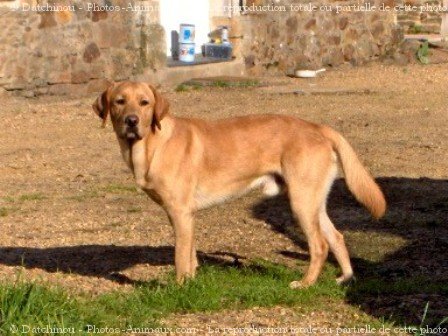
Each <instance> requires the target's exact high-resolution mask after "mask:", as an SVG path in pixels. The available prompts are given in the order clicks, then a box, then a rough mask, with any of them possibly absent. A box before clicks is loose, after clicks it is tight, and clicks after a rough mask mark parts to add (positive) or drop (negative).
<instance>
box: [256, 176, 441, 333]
mask: <svg viewBox="0 0 448 336" xmlns="http://www.w3.org/2000/svg"><path fill="white" fill-rule="evenodd" d="M377 181H378V183H379V184H380V185H381V187H382V189H383V190H384V192H385V195H386V198H387V201H388V207H389V208H388V211H387V214H386V216H385V217H384V218H383V219H381V220H380V221H375V220H373V219H372V218H371V217H370V216H369V214H368V213H367V212H366V211H365V210H364V209H363V208H362V207H361V206H360V205H359V204H358V203H357V202H356V201H355V199H354V197H353V196H351V194H350V192H349V191H348V190H347V188H346V186H345V184H344V181H343V180H340V179H339V180H337V181H336V182H335V184H334V186H333V189H332V192H331V194H330V196H329V199H328V212H329V215H330V218H331V219H332V221H333V222H334V223H335V225H336V227H337V228H338V229H339V230H340V231H342V232H348V231H349V232H351V233H353V236H358V237H359V236H362V237H365V238H363V241H362V242H359V238H358V239H355V240H356V241H357V242H356V245H357V246H352V250H354V251H352V253H351V254H352V258H351V259H352V263H353V266H354V269H355V273H356V276H357V282H356V283H355V284H353V285H352V286H350V287H349V288H348V289H347V294H346V301H347V302H348V303H350V304H353V305H355V306H361V308H362V309H363V310H364V311H366V312H367V313H369V314H370V315H373V316H376V317H379V318H391V319H393V320H395V321H397V322H399V323H405V324H407V325H409V324H414V325H418V324H419V323H420V322H421V318H422V315H423V311H424V308H425V306H426V304H427V303H429V311H428V314H427V316H426V321H425V323H432V324H433V325H437V324H438V323H439V322H440V321H441V320H442V319H443V318H445V317H447V316H448V287H447V285H446V284H447V283H448V180H435V179H428V178H420V179H409V178H396V177H384V178H379V179H377ZM285 214H287V215H286V216H285ZM253 215H254V216H255V217H257V218H259V219H262V220H264V221H266V222H267V223H268V224H270V225H271V227H272V229H273V230H275V231H277V232H281V233H283V234H286V235H287V236H288V237H289V238H290V239H291V240H293V241H294V242H295V243H296V244H297V245H298V246H300V247H301V248H303V249H307V244H306V240H305V239H304V236H303V235H302V234H301V233H300V230H297V225H296V223H295V221H294V220H293V219H292V213H291V210H290V206H289V201H288V199H287V197H286V196H278V197H276V198H274V199H265V200H263V201H261V202H259V203H258V204H256V205H255V206H254V207H253ZM370 237H372V238H370ZM390 237H393V238H392V239H391V238H390ZM397 237H398V238H399V240H401V241H402V242H403V241H404V243H401V245H400V246H397V247H396V248H395V247H394V246H387V245H388V244H389V243H388V241H391V242H392V244H397V243H395V241H396V238H397ZM394 238H395V239H394ZM388 239H389V240H388ZM375 241H376V242H379V243H381V244H385V246H386V247H387V248H388V250H390V251H394V252H390V253H382V251H381V248H380V247H378V246H374V244H375ZM361 245H363V246H361ZM348 247H349V249H350V239H349V240H348ZM369 249H370V250H376V252H375V253H374V254H375V256H374V258H373V259H370V258H361V257H356V255H355V257H353V255H354V254H356V253H353V252H358V254H360V255H363V253H364V254H366V252H365V251H363V250H369ZM278 253H280V254H282V255H284V256H287V257H291V258H295V259H304V258H307V257H308V256H307V255H303V254H301V253H298V252H292V251H278ZM378 254H382V258H381V260H380V261H378V260H377V258H378ZM372 260H375V261H372ZM329 261H330V262H331V263H333V264H335V265H336V261H335V260H334V258H332V256H331V255H330V257H329Z"/></svg>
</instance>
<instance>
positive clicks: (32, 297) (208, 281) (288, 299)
mask: <svg viewBox="0 0 448 336" xmlns="http://www.w3.org/2000/svg"><path fill="white" fill-rule="evenodd" d="M333 273H334V270H333V269H331V268H330V269H327V271H326V272H325V275H324V277H323V279H322V281H320V282H319V284H318V285H316V286H314V287H312V288H309V289H306V290H300V291H297V290H291V289H289V287H288V284H289V282H290V281H292V280H296V279H298V278H300V276H301V274H299V273H298V272H296V271H294V270H291V269H288V268H286V267H283V266H278V265H273V264H270V263H266V262H258V263H255V264H253V265H251V266H247V267H242V268H235V267H220V266H207V265H206V266H203V267H201V269H200V271H199V274H198V276H197V278H196V279H195V280H190V281H188V282H187V283H186V284H185V285H184V286H179V285H177V284H176V282H175V281H174V275H173V274H170V275H168V276H167V277H166V278H165V279H162V280H161V281H157V280H154V281H150V282H147V283H144V284H143V285H140V286H136V287H135V288H134V290H133V291H132V292H130V293H129V292H123V291H116V292H111V293H107V294H103V295H100V296H98V297H96V298H91V297H88V296H87V294H83V295H81V296H79V297H76V298H74V297H72V296H70V295H69V294H67V293H66V292H65V291H63V290H62V289H60V288H56V287H49V286H48V285H41V284H35V283H26V282H22V281H17V282H16V283H14V284H2V285H0V333H1V334H8V333H9V330H10V328H11V327H12V326H13V325H14V326H21V325H27V326H34V327H45V326H52V327H59V328H63V327H66V328H75V330H76V332H77V333H80V332H79V331H80V330H81V331H85V330H86V326H87V325H95V326H96V327H98V328H100V327H105V326H107V327H113V328H120V329H126V328H128V327H130V326H133V327H143V326H144V327H158V326H160V323H159V322H158V321H159V319H160V318H161V317H163V316H167V315H168V314H171V313H184V312H211V311H218V310H222V309H243V308H250V307H254V306H257V307H271V306H275V305H283V306H293V305H299V304H300V305H306V306H307V307H308V308H310V309H313V308H314V309H316V308H317V307H322V305H323V303H322V299H324V298H325V299H326V300H327V299H328V298H342V297H343V295H344V290H343V289H342V288H340V287H338V286H337V285H335V283H334V278H333V276H334V274H333Z"/></svg>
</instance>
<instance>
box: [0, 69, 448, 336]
mask: <svg viewBox="0 0 448 336" xmlns="http://www.w3.org/2000/svg"><path fill="white" fill-rule="evenodd" d="M447 78H448V68H447V67H446V65H428V66H419V65H410V66H408V67H398V66H385V65H379V64H373V65H370V66H367V67H362V68H347V69H342V68H341V69H338V70H334V71H328V72H326V73H325V74H324V76H322V77H321V78H316V79H311V80H305V79H291V78H283V77H279V78H269V79H261V80H260V84H261V85H260V86H257V85H248V86H244V87H231V86H230V87H227V86H224V85H213V86H209V87H194V88H193V89H190V88H188V87H186V88H185V89H183V90H177V92H176V91H175V90H174V89H173V90H172V91H170V92H167V93H166V95H167V97H168V99H169V100H170V102H171V106H172V111H171V112H172V113H174V114H176V115H181V116H195V117H203V118H209V119H214V118H220V117H227V116H232V115H239V114H243V113H244V114H257V113H266V112H269V113H273V112H274V113H285V114H293V115H297V116H299V117H302V118H304V119H308V120H312V121H315V122H320V123H326V124H329V125H332V126H333V127H335V128H336V129H338V130H339V131H341V132H342V133H343V134H344V135H345V136H346V137H347V138H348V139H349V141H350V142H351V143H352V144H353V146H354V147H355V148H356V150H357V152H358V153H359V154H360V156H361V158H362V160H363V162H364V163H365V164H366V165H367V166H368V167H369V168H370V170H371V171H372V173H373V174H374V175H375V176H376V177H377V178H378V182H379V183H380V184H381V186H382V187H383V189H384V190H385V193H386V195H387V198H388V201H389V211H388V213H387V215H386V217H385V218H384V219H382V220H380V221H374V220H372V219H371V218H370V217H369V216H368V214H367V213H366V211H364V210H363V209H362V208H361V207H360V206H359V205H358V204H356V202H355V201H354V200H353V198H352V197H351V196H350V195H349V193H348V192H347V190H346V188H345V185H344V184H343V182H342V180H339V181H337V183H336V185H335V187H334V188H333V191H332V194H331V196H330V200H329V208H330V209H329V213H330V216H331V217H332V218H333V219H334V222H335V224H336V226H338V227H339V228H340V229H341V231H343V232H344V234H345V236H346V240H347V244H348V246H349V249H350V250H351V255H352V260H353V264H354V267H355V271H356V274H357V282H356V283H354V284H353V285H351V286H349V287H346V288H339V287H338V286H336V285H335V284H334V283H333V281H332V278H333V277H334V276H335V274H336V273H337V269H336V267H335V263H334V260H332V259H331V258H330V262H329V263H328V264H327V266H326V270H325V273H324V276H323V277H322V279H321V280H320V282H319V284H318V285H317V286H315V287H313V288H311V289H308V290H305V291H300V292H297V291H291V290H289V289H288V288H287V283H288V282H289V281H290V280H291V279H297V278H299V277H300V275H301V273H302V272H303V270H304V269H305V268H306V266H307V265H308V255H307V251H306V244H305V242H304V240H303V236H302V235H301V233H300V232H296V231H295V227H294V222H293V219H292V217H291V213H290V210H289V207H288V203H287V200H286V199H285V198H283V197H278V198H274V199H270V200H268V199H264V198H262V197H261V196H260V195H259V193H257V192H253V193H250V194H249V195H246V196H244V197H243V198H241V199H239V200H234V201H231V202H228V203H226V204H224V205H220V206H218V207H215V208H212V209H209V210H205V211H203V212H201V213H200V214H199V215H198V217H197V240H198V248H199V250H200V251H201V252H200V259H201V261H202V264H203V265H205V266H204V267H202V269H201V270H200V273H199V277H198V279H197V280H195V281H192V282H191V283H189V284H188V285H187V286H186V287H185V288H179V287H177V286H176V285H175V284H174V283H173V274H172V272H173V266H172V260H173V247H172V246H173V243H174V240H173V235H172V230H171V227H170V225H169V223H168V221H167V218H166V216H165V214H164V213H163V211H162V210H161V209H160V208H159V207H158V206H156V205H155V204H153V203H152V202H151V201H150V200H149V199H148V198H147V197H146V196H145V195H144V194H143V193H142V192H140V191H138V189H137V188H135V185H134V183H133V181H132V177H131V176H130V173H129V172H128V171H127V168H126V167H125V165H124V163H123V162H122V160H121V157H120V154H119V148H118V144H117V143H116V140H115V138H114V134H113V132H112V129H111V127H110V125H109V126H108V127H107V128H106V129H101V128H100V122H99V120H98V119H97V117H96V116H95V115H94V114H93V112H92V111H91V108H90V105H91V102H92V101H93V99H94V97H88V98H77V99H74V98H64V97H42V98H39V99H22V98H6V99H3V100H2V104H1V105H0V116H1V117H2V120H3V121H4V123H3V124H4V127H3V130H2V135H1V141H0V158H1V159H0V234H1V245H0V278H1V279H2V280H1V283H2V285H1V286H0V308H1V316H0V323H2V324H1V328H3V329H4V330H5V331H4V333H8V330H9V329H8V328H9V327H10V325H11V324H15V325H21V324H26V325H36V326H37V325H42V326H45V325H46V324H48V323H50V324H54V325H61V323H64V325H66V326H68V327H70V326H73V327H76V328H78V330H84V331H85V330H86V329H85V326H86V325H88V324H91V325H95V326H98V327H101V326H102V327H117V328H121V329H123V328H125V329H126V328H127V327H129V326H130V325H132V326H134V327H148V328H149V327H161V326H165V327H182V328H196V329H197V330H196V331H197V334H204V333H206V332H207V331H210V330H209V329H207V328H224V327H232V328H237V327H240V328H242V327H249V326H251V325H252V326H257V327H259V328H263V327H266V328H267V327H278V328H281V327H290V328H293V327H295V328H299V329H296V331H297V333H298V334H310V332H309V330H307V329H306V327H309V326H314V327H321V328H327V330H330V328H332V329H331V330H332V331H335V330H336V328H338V327H339V328H342V327H346V328H347V329H346V330H345V331H346V332H345V334H356V333H357V332H358V334H359V333H360V330H359V329H349V328H351V327H353V328H360V327H362V326H366V325H368V326H370V327H372V328H373V327H375V328H378V329H381V327H383V326H384V328H390V329H391V330H390V331H388V332H386V333H391V334H393V333H394V330H393V329H394V327H404V326H407V325H419V324H420V322H421V318H422V314H423V312H424V309H425V306H426V305H427V304H428V303H429V305H428V309H427V315H426V318H425V322H424V324H427V323H429V324H430V325H432V326H436V325H437V324H438V323H439V322H440V321H441V320H442V319H443V318H444V317H446V316H448V299H447V298H448V285H447V284H448V238H447V237H448V151H447V146H448V123H447V116H448V100H447V99H446V97H447V96H448V85H447V84H448V80H447ZM31 283H32V284H31ZM36 302H37V303H36ZM45 313H48V314H45ZM30 316H31V317H30ZM48 316H50V317H48ZM33 318H34V319H33ZM48 319H50V320H48ZM62 321H64V322H62ZM121 329H120V330H121ZM291 330H293V329H291ZM291 330H290V331H291ZM395 331H396V332H395V333H396V334H400V333H402V334H405V332H404V331H403V330H395ZM406 331H409V330H406ZM184 332H187V331H186V330H184ZM291 332H292V331H291ZM321 333H324V331H323V330H322V331H321ZM341 333H342V331H341ZM378 333H379V332H378ZM311 334H312V332H311Z"/></svg>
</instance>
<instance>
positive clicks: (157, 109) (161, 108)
mask: <svg viewBox="0 0 448 336" xmlns="http://www.w3.org/2000/svg"><path fill="white" fill-rule="evenodd" d="M148 86H149V88H150V89H151V91H152V93H153V94H154V98H155V100H156V102H155V106H154V115H153V117H152V122H151V128H152V129H153V130H155V128H156V127H157V128H158V129H161V128H162V127H161V126H160V121H161V120H162V119H163V118H164V117H165V115H166V114H167V113H168V109H169V108H170V104H169V103H168V101H167V100H166V99H165V97H163V96H162V95H161V94H160V92H159V91H157V90H156V88H155V87H154V86H152V85H151V84H148Z"/></svg>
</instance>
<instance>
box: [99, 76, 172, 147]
mask: <svg viewBox="0 0 448 336" xmlns="http://www.w3.org/2000/svg"><path fill="white" fill-rule="evenodd" d="M92 107H93V110H94V111H95V113H96V114H97V115H98V116H99V117H100V118H101V119H102V120H103V126H104V125H105V123H106V120H107V117H108V115H110V119H111V120H112V125H113V127H114V130H115V132H116V133H117V136H118V137H119V138H122V139H128V140H139V139H142V138H144V137H146V136H147V135H148V134H149V133H150V132H156V131H157V129H159V130H160V129H161V124H160V122H161V120H162V119H163V117H164V116H165V115H166V114H167V112H168V108H169V104H168V102H167V100H166V99H165V98H164V97H163V96H162V95H161V94H160V93H159V92H158V91H157V90H156V89H155V88H154V87H153V86H152V85H150V84H146V83H139V82H121V83H114V84H112V85H111V86H110V87H109V88H108V89H107V90H106V91H104V92H103V93H102V94H101V95H100V96H99V97H98V98H97V99H96V100H95V102H94V103H93V105H92Z"/></svg>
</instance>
